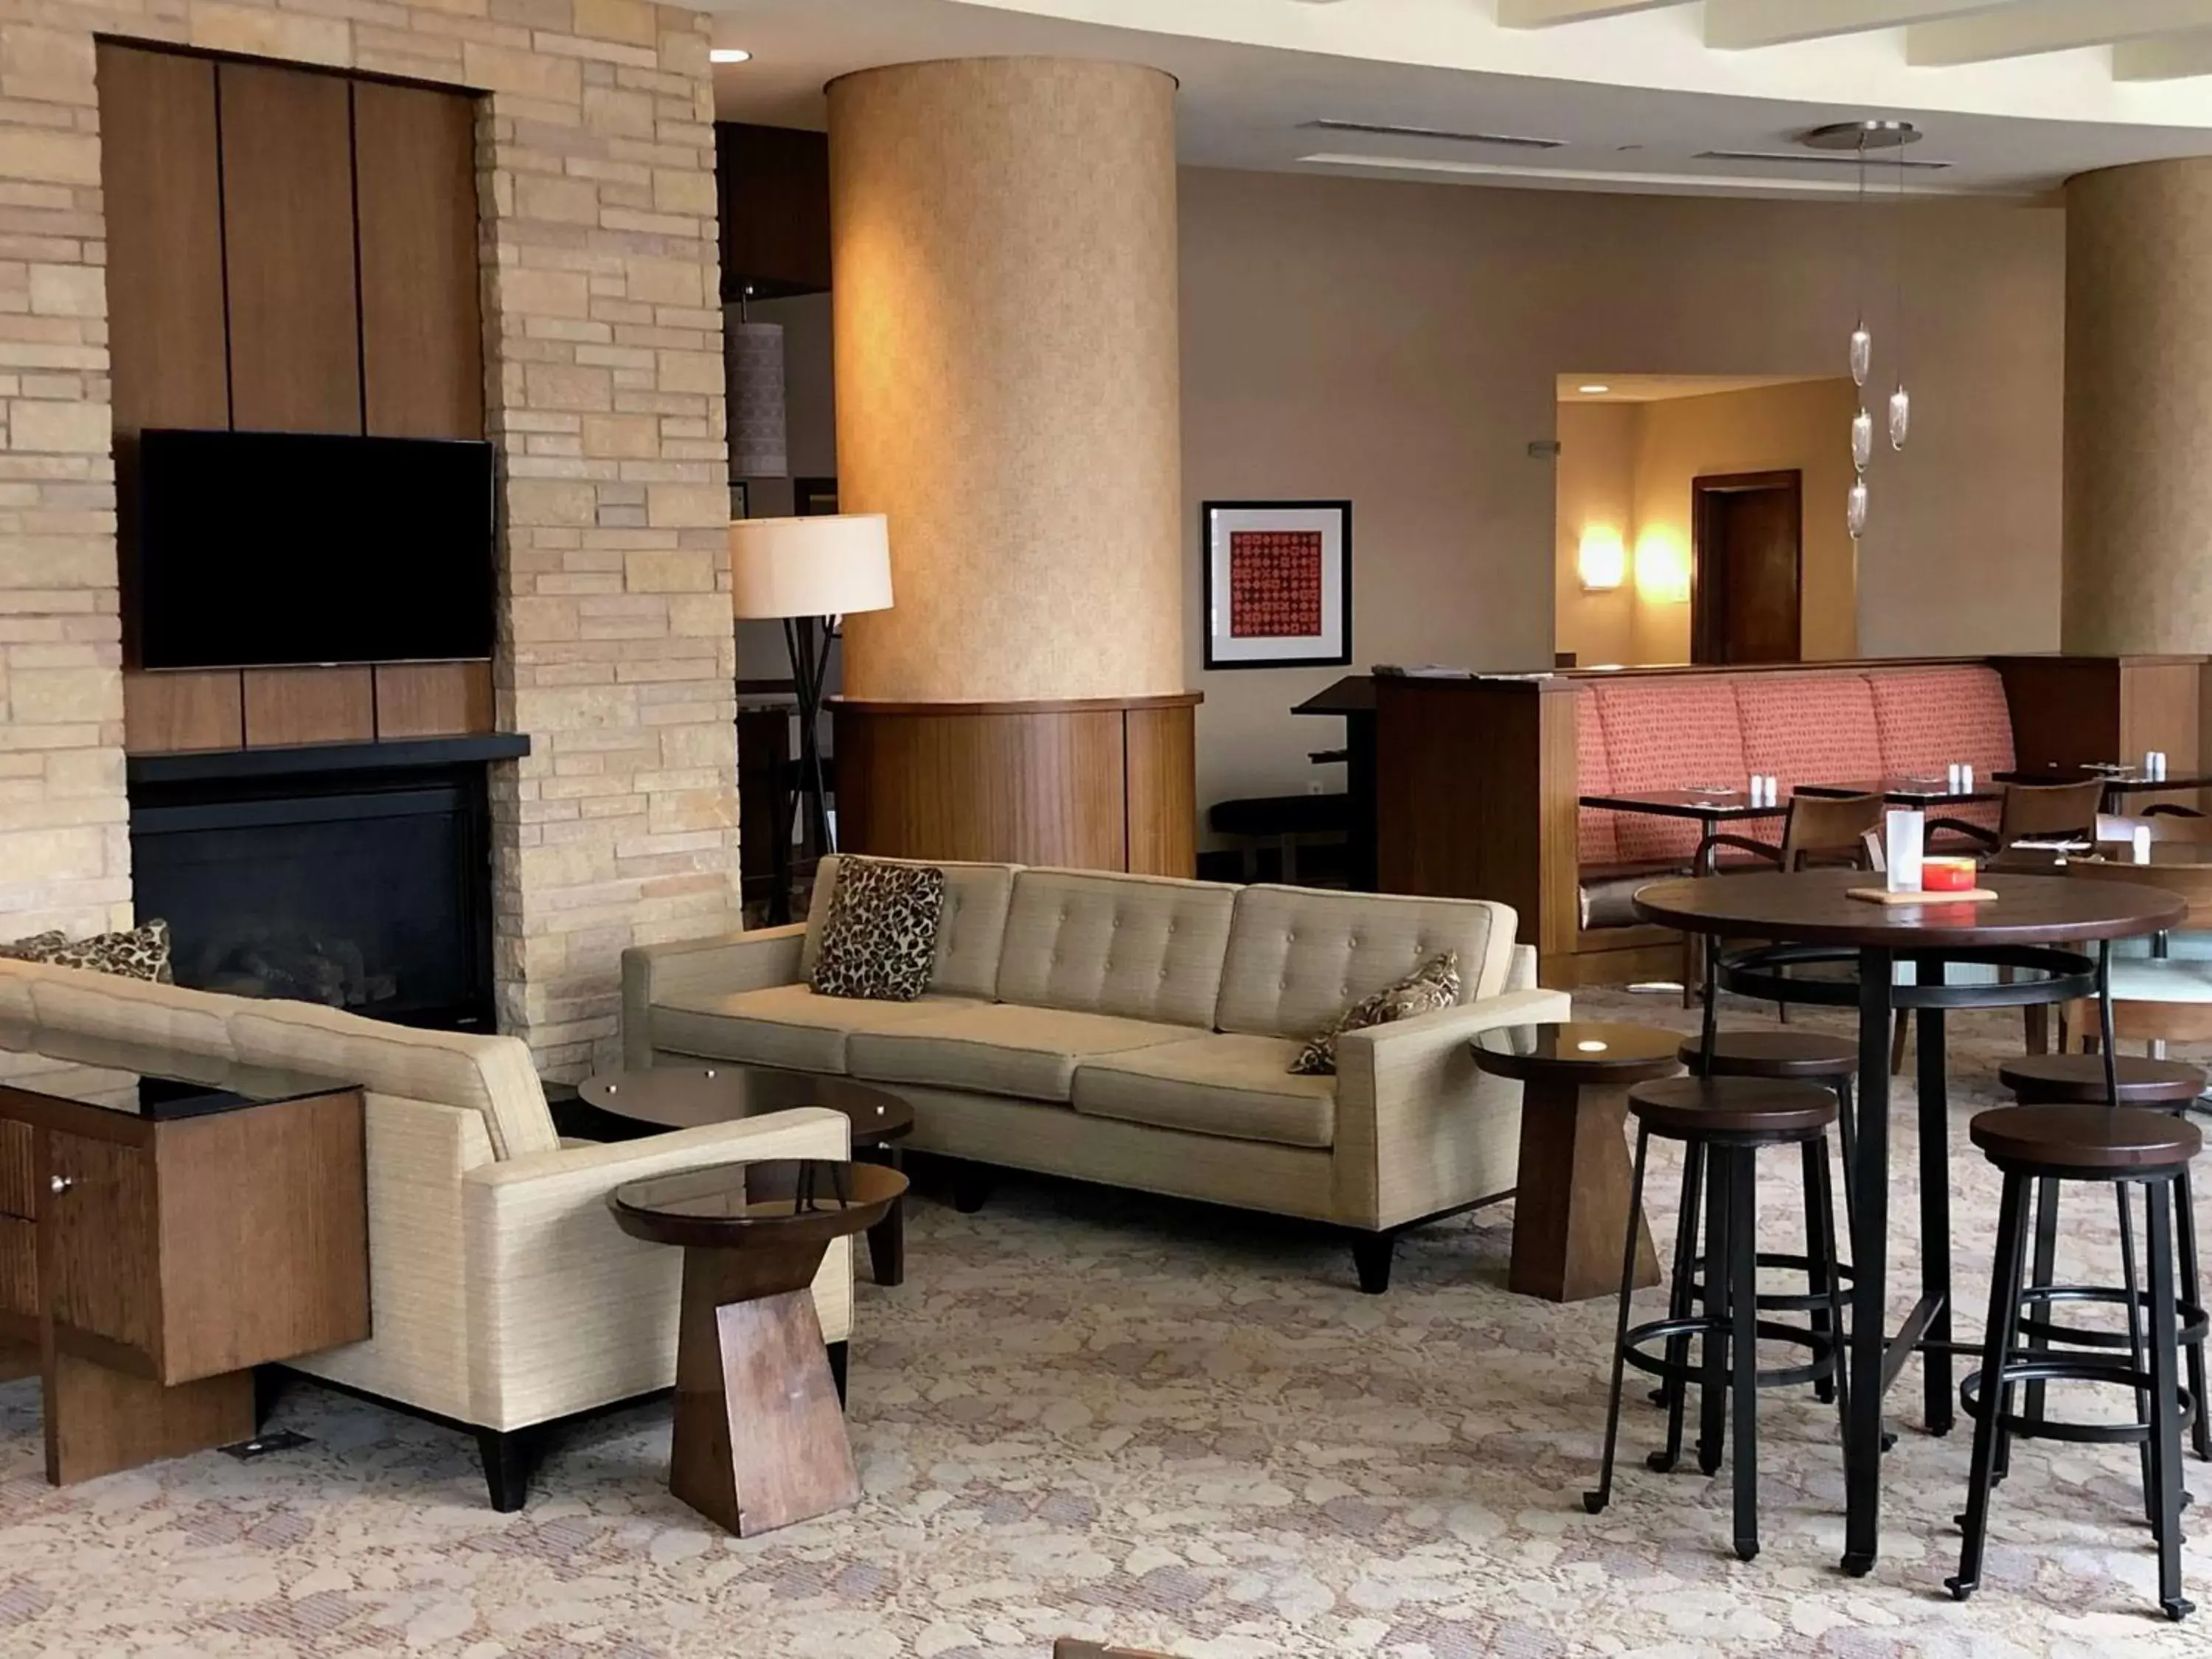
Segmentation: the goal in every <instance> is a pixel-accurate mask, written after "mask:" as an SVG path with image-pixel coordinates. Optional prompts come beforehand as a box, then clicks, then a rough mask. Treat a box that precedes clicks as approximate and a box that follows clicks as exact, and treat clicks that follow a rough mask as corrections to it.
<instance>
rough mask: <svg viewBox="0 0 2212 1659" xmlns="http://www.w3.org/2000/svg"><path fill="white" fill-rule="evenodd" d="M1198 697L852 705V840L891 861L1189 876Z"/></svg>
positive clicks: (844, 729)
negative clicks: (988, 862) (1010, 864)
mask: <svg viewBox="0 0 2212 1659" xmlns="http://www.w3.org/2000/svg"><path fill="white" fill-rule="evenodd" d="M1198 701H1199V698H1198V696H1197V694H1196V693H1183V694H1180V695H1177V696H1166V697H1131V698H1127V699H1115V698H1091V699H1085V700H1083V701H1080V702H989V703H984V702H974V703H890V702H856V701H854V700H851V699H845V698H841V699H838V700H836V702H834V703H833V704H832V708H833V709H834V711H835V714H836V756H837V805H838V840H839V843H840V844H841V845H842V847H843V848H845V849H846V850H847V851H848V852H854V853H874V854H880V855H882V856H884V857H887V858H920V859H959V860H968V859H976V860H1007V861H1010V862H1013V863H1018V864H1042V865H1058V866H1066V867H1070V868H1074V869H1082V870H1131V871H1136V872H1140V873H1144V874H1148V875H1171V876H1188V875H1190V874H1191V873H1192V872H1193V870H1194V867H1195V865H1196V860H1197V851H1196V848H1197V806H1196V802H1197V793H1198V792H1197V778H1196V762H1195V752H1196V744H1195V736H1194V726H1195V714H1194V711H1195V708H1196V706H1197V703H1198Z"/></svg>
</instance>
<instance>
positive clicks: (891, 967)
mask: <svg viewBox="0 0 2212 1659" xmlns="http://www.w3.org/2000/svg"><path fill="white" fill-rule="evenodd" d="M944 915H945V872H944V871H942V870H939V869H938V868H937V867H936V866H934V865H928V864H906V863H902V862H899V861H897V860H892V859H862V858H848V859H841V860H838V862H837V873H836V881H835V883H834V884H833V890H832V892H831V893H830V896H829V920H828V921H826V922H824V923H823V927H822V930H821V947H820V949H819V950H818V951H817V952H816V953H815V957H814V971H813V972H812V973H811V974H810V975H807V981H806V982H807V983H808V984H810V985H811V986H812V987H814V988H815V989H816V990H817V991H818V992H819V993H821V994H823V996H825V997H862V998H866V999H869V1000H874V1001H881V1002H912V1001H913V1000H915V998H917V997H919V996H920V995H921V994H922V993H923V992H924V991H926V990H927V989H928V988H929V976H930V970H931V969H932V968H933V966H934V965H935V963H936V960H937V934H938V924H939V922H940V921H942V920H943V919H944ZM803 948H804V947H802V949H803Z"/></svg>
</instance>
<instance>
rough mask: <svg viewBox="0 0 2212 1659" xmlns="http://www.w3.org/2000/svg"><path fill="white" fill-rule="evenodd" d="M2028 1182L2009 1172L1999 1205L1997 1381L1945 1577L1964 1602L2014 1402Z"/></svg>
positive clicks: (1993, 1358) (1977, 1424)
mask: <svg viewBox="0 0 2212 1659" xmlns="http://www.w3.org/2000/svg"><path fill="white" fill-rule="evenodd" d="M2050 1184H2052V1185H2055V1184H2056V1183H2055V1182H2053V1183H2050ZM2026 1187H2027V1182H2025V1181H2024V1180H2023V1179H2022V1178H2021V1177H2020V1176H2014V1175H2008V1176H2006V1177H2005V1180H2004V1195H2003V1197H2002V1199H2001V1200H1999V1202H1998V1205H1997V1259H1996V1271H1995V1272H1994V1273H1992V1274H1991V1275H1990V1312H1989V1322H1988V1324H1987V1325H1985V1326H1984V1332H1985V1340H1986V1341H1987V1343H1988V1345H1989V1353H1988V1358H1987V1359H1986V1360H1985V1361H1984V1372H1983V1374H1984V1376H1993V1377H1995V1378H1996V1384H1995V1386H1994V1387H1992V1388H1990V1389H1986V1390H1984V1393H1985V1395H1986V1396H1987V1397H1986V1398H1985V1399H1984V1402H1983V1410H1982V1413H1981V1415H1980V1416H1979V1417H1978V1418H1977V1419H1975V1421H1974V1455H1973V1462H1972V1466H1971V1472H1970V1473H1969V1474H1968V1475H1967V1477H1966V1515H1965V1516H1964V1517H1963V1518H1962V1521H1961V1524H1962V1525H1963V1526H1964V1527H1965V1528H1966V1543H1965V1544H1964V1545H1963V1546H1962V1547H1960V1552H1959V1571H1958V1576H1957V1577H1954V1578H1948V1579H1946V1580H1945V1581H1944V1583H1946V1584H1948V1586H1949V1588H1950V1591H1951V1594H1952V1595H1954V1596H1955V1597H1956V1598H1957V1599H1958V1600H1960V1601H1965V1600H1966V1598H1967V1597H1968V1596H1969V1595H1972V1594H1973V1593H1974V1589H1975V1588H1976V1587H1977V1586H1978V1584H1980V1583H1981V1582H1982V1547H1983V1544H1984V1541H1986V1540H1987V1538H1988V1535H1989V1524H1990V1486H1992V1485H1993V1484H1994V1483H1995V1480H1996V1454H1997V1442H1998V1437H1999V1436H2000V1435H2002V1433H2003V1431H2004V1420H2005V1419H2006V1418H2007V1417H2008V1415H2009V1414H2010V1413H2009V1411H2008V1407H2010V1406H2011V1404H2012V1384H2011V1383H2008V1382H2006V1381H2004V1380H2003V1379H2004V1375H2005V1372H2004V1365H2003V1361H2004V1358H2005V1356H2007V1355H2008V1354H2009V1353H2011V1352H2012V1350H2013V1345H2014V1343H2015V1340H2017V1338H2018V1336H2019V1334H2020V1292H2021V1253H2022V1251H2023V1250H2024V1249H2025V1247H2026V1245H2027V1232H2026V1230H2025V1228H2024V1227H2023V1226H2022V1225H2021V1223H2022V1216H2021V1209H2022V1206H2023V1203H2024V1200H2025V1198H2026Z"/></svg>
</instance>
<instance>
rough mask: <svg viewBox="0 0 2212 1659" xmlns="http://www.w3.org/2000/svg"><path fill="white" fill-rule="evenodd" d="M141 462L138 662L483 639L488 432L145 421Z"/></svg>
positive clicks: (402, 653) (211, 664)
mask: <svg viewBox="0 0 2212 1659" xmlns="http://www.w3.org/2000/svg"><path fill="white" fill-rule="evenodd" d="M134 499H135V505H136V508H137V511H136V513H135V518H136V521H137V563H136V575H137V581H136V596H137V597H136V605H137V617H138V659H139V661H140V663H141V664H142V665H143V666H145V667H148V668H228V667H234V666H244V667H253V666H260V665H283V664H303V663H351V662H392V661H403V660H407V659H425V658H445V657H486V656H489V655H490V654H491V648H492V627H493V623H492V609H493V586H494V585H493V575H492V562H493V556H492V548H493V536H494V525H495V518H494V513H495V508H494V506H493V490H492V449H491V446H490V445H489V444H488V443H482V442H471V441H449V440H442V439H422V438H354V437H343V436H336V435H321V434H307V433H291V432H187V431H179V430H174V429H167V428H154V429H149V430H148V431H146V432H144V433H143V434H141V435H140V437H139V441H138V453H137V491H136V495H135V498H134Z"/></svg>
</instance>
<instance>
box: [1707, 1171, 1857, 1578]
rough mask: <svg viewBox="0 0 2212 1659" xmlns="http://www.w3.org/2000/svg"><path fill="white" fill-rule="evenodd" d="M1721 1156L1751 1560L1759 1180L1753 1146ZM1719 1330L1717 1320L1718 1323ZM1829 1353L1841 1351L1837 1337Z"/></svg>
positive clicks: (1755, 1517) (1740, 1540)
mask: <svg viewBox="0 0 2212 1659" xmlns="http://www.w3.org/2000/svg"><path fill="white" fill-rule="evenodd" d="M1721 1156H1723V1157H1724V1158H1727V1160H1728V1163H1729V1173H1728V1179H1727V1181H1726V1182H1725V1183H1724V1184H1725V1185H1726V1187H1727V1189H1728V1195H1729V1250H1728V1253H1727V1256H1726V1262H1727V1271H1728V1278H1729V1302H1728V1311H1729V1318H1730V1328H1729V1340H1728V1347H1729V1358H1731V1359H1732V1360H1733V1361H1734V1362H1735V1553H1736V1555H1737V1558H1738V1559H1741V1560H1745V1561H1749V1560H1752V1559H1755V1558H1756V1557H1757V1556H1758V1554H1759V1329H1758V1325H1759V1261H1758V1256H1757V1253H1756V1251H1755V1250H1754V1249H1753V1241H1754V1240H1756V1238H1757V1237H1758V1236H1759V1218H1758V1214H1757V1196H1758V1182H1757V1181H1756V1179H1755V1177H1754V1171H1753V1155H1752V1153H1751V1152H1750V1150H1749V1149H1748V1148H1741V1147H1733V1146H1732V1147H1729V1148H1728V1149H1726V1151H1725V1152H1723V1153H1722V1154H1721ZM1715 1328H1716V1329H1717V1328H1718V1322H1717V1321H1716V1322H1715ZM1827 1351H1828V1352H1829V1353H1830V1354H1831V1355H1832V1354H1834V1352H1836V1345H1835V1342H1834V1340H1833V1339H1831V1340H1829V1342H1828V1345H1827Z"/></svg>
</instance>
